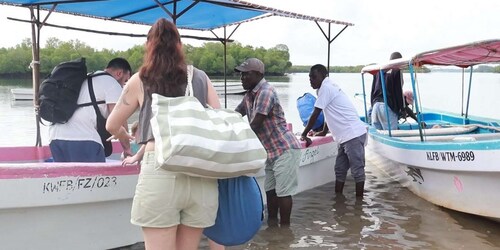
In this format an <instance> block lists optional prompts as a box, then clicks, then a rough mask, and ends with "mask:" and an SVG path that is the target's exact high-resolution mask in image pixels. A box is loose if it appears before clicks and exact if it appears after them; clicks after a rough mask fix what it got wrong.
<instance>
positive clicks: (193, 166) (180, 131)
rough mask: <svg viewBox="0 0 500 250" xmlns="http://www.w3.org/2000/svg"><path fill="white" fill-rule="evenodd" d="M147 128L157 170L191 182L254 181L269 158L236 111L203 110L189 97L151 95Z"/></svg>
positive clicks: (198, 103) (194, 99) (203, 108)
mask: <svg viewBox="0 0 500 250" xmlns="http://www.w3.org/2000/svg"><path fill="white" fill-rule="evenodd" d="M152 97H153V101H152V111H153V118H152V119H151V126H152V130H153V135H154V138H155V152H156V157H157V163H158V164H159V165H160V166H161V168H163V169H165V170H168V171H172V172H179V173H183V174H187V175H191V176H200V177H207V178H217V179H224V178H232V177H237V176H254V175H255V174H256V173H257V172H258V171H259V170H260V169H261V168H262V167H264V163H265V161H266V158H267V153H266V150H265V149H264V147H263V146H262V144H261V142H260V140H259V139H258V138H257V136H256V135H255V133H254V132H253V131H252V129H251V128H250V125H249V124H248V122H247V121H245V119H244V118H243V117H242V116H241V114H239V113H238V112H236V111H233V110H228V109H212V108H205V107H203V106H202V105H201V103H200V102H199V101H198V99H196V98H195V97H193V96H182V97H164V96H162V95H158V94H153V96H152Z"/></svg>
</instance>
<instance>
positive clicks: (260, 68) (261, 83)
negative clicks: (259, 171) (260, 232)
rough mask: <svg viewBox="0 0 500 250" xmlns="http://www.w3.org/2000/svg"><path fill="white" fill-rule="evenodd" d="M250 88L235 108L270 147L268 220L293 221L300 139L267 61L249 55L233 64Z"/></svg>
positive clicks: (269, 221) (282, 222) (266, 146)
mask: <svg viewBox="0 0 500 250" xmlns="http://www.w3.org/2000/svg"><path fill="white" fill-rule="evenodd" d="M234 70H235V71H236V72H240V73H241V83H242V85H243V89H245V90H247V92H246V94H245V96H244V97H243V100H242V101H241V103H240V104H239V105H238V106H237V107H236V109H235V110H236V111H237V112H239V113H240V114H241V115H243V116H245V115H246V116H247V117H248V121H249V122H250V127H251V128H252V130H253V131H254V132H255V134H256V135H257V137H258V138H259V139H260V141H261V142H262V145H263V146H264V148H265V149H266V151H267V161H266V168H265V172H266V181H265V185H264V188H265V190H266V198H267V214H268V223H269V224H271V223H276V222H278V213H279V217H280V218H279V223H280V224H281V225H282V226H283V225H285V226H286V225H289V224H290V214H291V212H292V203H293V202H292V195H294V194H295V193H296V192H297V186H298V177H297V171H298V167H299V161H300V151H299V150H300V147H301V145H300V142H299V141H298V140H297V138H296V137H295V135H294V134H293V133H292V132H291V131H289V130H288V129H287V122H286V120H285V114H284V112H283V108H282V107H281V105H280V102H279V99H278V94H277V93H276V90H275V89H274V87H273V86H271V85H270V84H269V83H268V82H267V81H266V80H265V79H264V63H262V61H260V60H259V59H257V58H249V59H247V60H246V61H244V62H243V63H242V64H241V65H240V66H237V67H235V68H234Z"/></svg>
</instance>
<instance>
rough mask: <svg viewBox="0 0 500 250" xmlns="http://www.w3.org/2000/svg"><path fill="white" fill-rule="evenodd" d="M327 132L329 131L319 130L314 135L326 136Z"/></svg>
mask: <svg viewBox="0 0 500 250" xmlns="http://www.w3.org/2000/svg"><path fill="white" fill-rule="evenodd" d="M326 134H327V132H324V131H319V132H315V133H314V134H313V136H325V135H326Z"/></svg>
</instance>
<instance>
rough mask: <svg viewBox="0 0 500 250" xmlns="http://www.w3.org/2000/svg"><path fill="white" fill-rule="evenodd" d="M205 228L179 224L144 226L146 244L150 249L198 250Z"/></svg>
mask: <svg viewBox="0 0 500 250" xmlns="http://www.w3.org/2000/svg"><path fill="white" fill-rule="evenodd" d="M202 232H203V228H194V227H188V226H185V225H178V226H173V227H167V228H152V227H143V228H142V233H143V235H144V244H145V247H146V249H148V250H163V249H168V250H170V249H173V250H175V249H182V250H184V249H186V250H191V249H192V250H197V249H198V245H199V243H200V239H201V233H202Z"/></svg>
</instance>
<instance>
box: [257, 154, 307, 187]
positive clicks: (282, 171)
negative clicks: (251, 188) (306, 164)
mask: <svg viewBox="0 0 500 250" xmlns="http://www.w3.org/2000/svg"><path fill="white" fill-rule="evenodd" d="M299 163H300V149H289V150H287V151H285V152H283V154H282V155H280V157H278V159H276V160H275V161H273V162H271V163H267V164H266V181H265V183H264V188H265V190H266V192H267V191H271V190H273V189H275V190H276V195H277V196H278V197H285V196H289V195H294V194H296V193H297V188H298V171H299Z"/></svg>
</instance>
